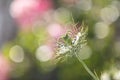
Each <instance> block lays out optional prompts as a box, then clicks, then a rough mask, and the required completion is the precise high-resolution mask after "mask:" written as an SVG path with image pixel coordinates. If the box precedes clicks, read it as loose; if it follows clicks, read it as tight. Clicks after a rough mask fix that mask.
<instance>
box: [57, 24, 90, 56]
mask: <svg viewBox="0 0 120 80" xmlns="http://www.w3.org/2000/svg"><path fill="white" fill-rule="evenodd" d="M87 31H88V28H87V27H86V26H85V25H84V24H82V25H81V26H79V27H78V28H77V27H76V26H72V28H71V30H69V31H68V32H67V33H66V34H65V35H63V36H62V37H60V38H59V39H58V42H57V53H56V54H57V56H59V58H60V57H61V56H66V55H67V56H73V55H75V54H78V53H79V52H80V50H81V48H82V47H83V46H84V45H86V42H87V40H86V36H87Z"/></svg>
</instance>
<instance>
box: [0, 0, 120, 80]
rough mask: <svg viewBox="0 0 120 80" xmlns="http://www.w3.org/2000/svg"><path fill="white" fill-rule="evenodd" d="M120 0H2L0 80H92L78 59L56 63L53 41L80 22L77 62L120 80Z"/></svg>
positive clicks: (103, 79) (109, 78)
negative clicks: (84, 33)
mask: <svg viewBox="0 0 120 80" xmlns="http://www.w3.org/2000/svg"><path fill="white" fill-rule="evenodd" d="M119 16H120V0H0V80H92V77H91V76H90V75H89V74H88V73H87V72H86V71H85V69H84V68H83V67H82V65H81V64H80V63H79V62H78V60H77V59H74V58H70V59H68V60H67V61H66V62H62V63H58V64H56V63H55V61H54V60H53V58H54V57H55V48H56V40H57V39H58V38H59V37H60V36H61V35H62V34H65V32H66V31H67V30H68V29H69V28H70V27H71V26H72V25H71V24H73V22H74V23H79V24H81V23H82V22H83V21H84V22H85V24H86V25H87V26H88V27H89V31H88V37H87V40H88V45H87V46H85V47H84V48H83V49H81V53H80V54H79V55H80V56H81V59H83V60H84V61H85V63H86V64H87V65H88V67H89V68H90V69H91V70H92V71H93V72H94V71H95V72H96V73H97V74H98V76H99V77H100V79H101V80H120V17H119Z"/></svg>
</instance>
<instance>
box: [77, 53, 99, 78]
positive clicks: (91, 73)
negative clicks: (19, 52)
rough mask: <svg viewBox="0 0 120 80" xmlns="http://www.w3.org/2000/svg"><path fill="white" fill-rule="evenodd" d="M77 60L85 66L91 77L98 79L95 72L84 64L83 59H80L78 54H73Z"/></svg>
mask: <svg viewBox="0 0 120 80" xmlns="http://www.w3.org/2000/svg"><path fill="white" fill-rule="evenodd" d="M75 55H76V57H77V59H78V60H79V62H80V63H81V64H82V66H83V67H84V68H85V70H86V71H87V72H88V73H89V74H90V75H91V77H92V78H93V79H94V80H100V79H99V78H98V77H97V76H95V74H94V73H93V72H92V71H91V70H90V69H89V68H88V66H87V65H86V64H85V62H84V61H83V60H81V59H80V57H79V55H77V54H75Z"/></svg>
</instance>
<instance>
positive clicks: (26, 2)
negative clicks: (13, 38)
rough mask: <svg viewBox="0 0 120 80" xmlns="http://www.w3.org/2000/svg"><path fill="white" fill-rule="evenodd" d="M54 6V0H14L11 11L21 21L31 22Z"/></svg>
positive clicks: (24, 22) (22, 22)
mask: <svg viewBox="0 0 120 80" xmlns="http://www.w3.org/2000/svg"><path fill="white" fill-rule="evenodd" d="M52 8H53V5H52V0H14V1H13V2H12V4H11V10H10V11H11V15H12V16H13V17H14V18H16V19H17V20H18V22H19V23H21V24H30V23H31V22H32V21H34V20H35V19H37V18H38V16H39V17H42V16H43V15H44V13H46V12H47V11H49V10H51V9H52Z"/></svg>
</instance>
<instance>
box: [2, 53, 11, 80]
mask: <svg viewBox="0 0 120 80" xmlns="http://www.w3.org/2000/svg"><path fill="white" fill-rule="evenodd" d="M9 70H10V65H9V62H8V60H7V59H6V58H5V57H4V56H3V55H2V54H1V53H0V80H8V74H9Z"/></svg>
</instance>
